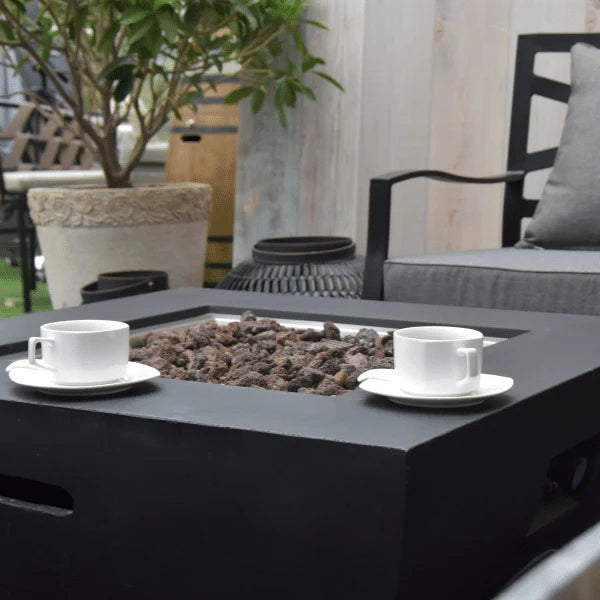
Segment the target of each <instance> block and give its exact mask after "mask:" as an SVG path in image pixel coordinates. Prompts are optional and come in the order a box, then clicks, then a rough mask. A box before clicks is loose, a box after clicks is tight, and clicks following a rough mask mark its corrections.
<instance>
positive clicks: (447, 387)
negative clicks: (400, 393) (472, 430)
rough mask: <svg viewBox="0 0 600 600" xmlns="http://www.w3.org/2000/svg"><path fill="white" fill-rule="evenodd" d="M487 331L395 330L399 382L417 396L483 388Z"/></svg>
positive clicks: (463, 329) (424, 328) (432, 327)
mask: <svg viewBox="0 0 600 600" xmlns="http://www.w3.org/2000/svg"><path fill="white" fill-rule="evenodd" d="M482 351H483V334H482V333H481V332H480V331H476V330H475V329H465V328H463V327H443V326H437V325H434V326H425V327H408V328H406V329H398V330H397V331H394V369H395V371H396V376H397V378H398V385H399V386H400V387H401V388H402V389H403V390H404V391H406V392H409V393H413V394H416V395H423V396H429V395H436V396H454V395H459V394H468V393H471V392H474V391H476V390H478V389H479V385H480V377H481V362H482V354H483V352H482Z"/></svg>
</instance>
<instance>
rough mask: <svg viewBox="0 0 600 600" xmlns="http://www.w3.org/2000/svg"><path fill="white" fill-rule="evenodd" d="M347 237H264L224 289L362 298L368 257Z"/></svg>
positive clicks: (228, 278) (221, 285) (222, 285)
mask: <svg viewBox="0 0 600 600" xmlns="http://www.w3.org/2000/svg"><path fill="white" fill-rule="evenodd" d="M355 253H356V246H355V244H354V242H353V241H352V240H351V239H350V238H346V237H317V236H314V237H288V238H271V239H266V240H261V241H259V242H257V243H256V244H255V245H254V248H253V249H252V260H246V261H243V262H241V263H239V264H238V265H236V266H235V267H234V268H233V269H232V270H231V271H230V272H229V273H228V274H227V275H226V276H225V277H224V278H223V279H222V280H221V281H220V283H219V284H218V285H217V287H218V288H220V289H228V290H245V291H250V292H267V293H272V294H296V295H303V296H332V297H339V298H360V295H361V292H362V280H363V267H364V259H362V258H356V257H355Z"/></svg>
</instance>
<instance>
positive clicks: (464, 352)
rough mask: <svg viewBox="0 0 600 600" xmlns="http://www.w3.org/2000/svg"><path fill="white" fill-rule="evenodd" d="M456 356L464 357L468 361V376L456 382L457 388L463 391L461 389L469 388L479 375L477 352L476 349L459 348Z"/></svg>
mask: <svg viewBox="0 0 600 600" xmlns="http://www.w3.org/2000/svg"><path fill="white" fill-rule="evenodd" d="M456 354H458V355H459V356H464V357H465V358H466V359H467V376H466V377H465V378H464V379H461V380H459V381H457V382H456V386H457V388H458V389H459V390H461V388H465V387H467V386H468V385H469V384H470V383H471V382H472V380H473V379H475V377H477V376H478V375H479V365H478V361H477V350H476V349H475V348H458V349H457V350H456Z"/></svg>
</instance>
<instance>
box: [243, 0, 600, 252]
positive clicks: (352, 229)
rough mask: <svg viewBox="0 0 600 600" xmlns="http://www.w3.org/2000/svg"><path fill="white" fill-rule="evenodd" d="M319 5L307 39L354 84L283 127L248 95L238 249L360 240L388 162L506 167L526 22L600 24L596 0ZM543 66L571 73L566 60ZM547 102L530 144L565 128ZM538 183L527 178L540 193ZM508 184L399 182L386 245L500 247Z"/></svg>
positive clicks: (486, 170) (592, 27)
mask: <svg viewBox="0 0 600 600" xmlns="http://www.w3.org/2000/svg"><path fill="white" fill-rule="evenodd" d="M310 10H311V11H312V15H313V16H314V17H316V18H319V19H321V20H323V21H324V22H326V23H327V24H328V25H329V27H330V31H329V32H327V33H320V32H318V31H314V32H311V35H314V36H315V37H314V39H311V40H310V41H311V44H312V47H313V48H314V49H315V51H316V52H317V53H319V52H320V53H321V54H322V55H323V56H324V57H325V58H326V60H327V62H328V65H327V71H328V72H330V73H332V74H333V75H334V76H335V77H337V78H339V79H340V80H341V81H342V82H343V84H344V86H345V87H346V93H345V94H343V95H342V94H338V93H337V91H336V90H335V89H333V88H330V87H328V86H327V84H325V83H324V82H323V84H322V85H320V84H317V85H316V91H317V96H318V98H319V100H318V102H317V103H316V104H313V103H310V102H307V101H302V102H301V103H300V105H299V106H298V107H297V109H296V110H295V111H294V113H293V115H291V118H290V125H289V127H288V129H287V130H282V129H281V128H280V127H279V125H278V124H277V121H276V118H275V116H274V114H273V112H272V111H268V110H267V111H264V112H263V113H262V114H260V115H259V116H258V117H250V116H249V109H248V107H247V106H246V105H244V104H242V106H241V113H240V120H241V124H240V144H239V154H238V179H237V187H238V192H237V199H236V228H235V235H236V240H235V243H234V255H235V258H236V260H240V259H241V258H244V257H246V256H248V255H249V251H250V248H251V247H252V244H253V243H254V242H255V241H256V240H257V239H260V238H261V237H267V236H273V235H292V234H319V233H336V234H340V235H349V236H352V237H354V238H355V239H356V240H357V244H358V247H359V250H364V248H365V242H366V218H367V194H368V181H369V179H370V178H371V177H373V176H375V175H377V174H379V173H382V172H386V171H387V170H395V169H410V168H419V167H429V168H441V169H447V170H450V171H454V172H458V173H465V174H472V175H486V174H491V173H496V172H501V171H503V170H504V169H505V167H506V155H507V138H508V130H509V116H510V104H511V99H512V84H513V73H514V60H515V48H516V40H517V36H518V34H520V33H538V32H549V31H557V32H561V31H562V32H568V31H572V32H573V31H584V30H586V31H600V1H599V0H494V1H493V2H491V1H482V0H402V1H398V0H369V1H368V2H367V1H366V0H344V1H341V0H340V1H338V0H336V1H333V0H330V1H329V2H327V0H316V1H315V2H314V4H313V6H312V7H311V9H310ZM542 62H543V61H542ZM539 66H540V68H543V69H550V70H551V71H550V73H551V74H552V75H561V77H562V78H565V77H567V76H568V73H566V72H565V67H564V63H563V65H562V66H561V65H560V64H558V65H557V64H552V65H550V64H548V65H544V64H540V65H539ZM538 104H540V105H539V106H536V107H534V112H533V114H532V120H533V125H534V130H535V131H534V137H533V138H532V139H531V147H532V148H533V147H536V146H538V147H541V146H544V145H547V144H550V143H554V142H555V141H556V138H557V136H559V135H560V130H561V128H562V118H557V117H556V116H555V110H554V109H552V108H549V107H547V106H543V105H542V104H543V103H538ZM563 114H564V111H563ZM542 184H543V177H542V178H538V181H537V182H536V181H532V185H531V186H529V182H528V186H529V187H531V191H532V195H535V193H537V192H538V191H539V189H540V188H541V186H542ZM536 189H537V191H535V190H536ZM502 196H503V188H502V186H501V185H497V186H472V185H458V184H441V183H437V182H434V183H430V184H429V185H428V184H426V183H425V182H414V183H409V184H404V185H401V186H397V190H396V192H395V201H394V207H393V217H392V218H393V222H394V229H393V234H392V236H391V240H392V241H391V243H390V249H391V254H393V255H399V254H407V253H420V252H422V251H424V250H426V251H432V252H433V251H446V250H460V249H469V248H486V247H488V248H489V247H497V246H498V245H499V244H500V232H501V214H502Z"/></svg>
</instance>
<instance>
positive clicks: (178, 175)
mask: <svg viewBox="0 0 600 600" xmlns="http://www.w3.org/2000/svg"><path fill="white" fill-rule="evenodd" d="M237 87H239V83H231V82H229V83H219V84H217V86H216V88H217V89H216V90H215V91H213V90H209V91H208V92H207V94H206V96H207V97H224V96H226V95H227V94H228V93H230V92H231V91H233V90H234V89H236V88H237ZM180 114H181V120H178V119H176V118H174V119H173V122H172V125H173V126H174V127H181V126H183V125H185V126H189V125H200V126H209V127H215V126H237V125H238V106H237V105H226V104H200V105H198V107H197V111H193V110H192V109H190V108H182V109H180ZM236 162H237V133H202V134H199V135H198V136H197V138H196V137H194V136H191V139H190V136H187V135H186V134H184V133H180V132H176V133H171V135H170V136H169V146H168V151H167V160H166V164H165V180H166V181H168V182H184V181H191V182H198V183H208V184H209V185H210V186H211V187H212V196H211V213H210V219H209V224H208V235H209V237H210V236H232V235H233V221H234V208H235V182H236ZM231 260H232V243H231V242H224V241H213V240H210V239H209V240H208V242H207V245H206V262H207V263H210V264H214V263H223V264H229V263H231ZM226 273H227V271H226V270H224V269H218V268H217V269H216V270H215V267H213V266H208V267H206V269H205V281H206V282H208V283H218V281H220V279H221V278H222V277H223V276H224V275H225V274H226Z"/></svg>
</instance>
